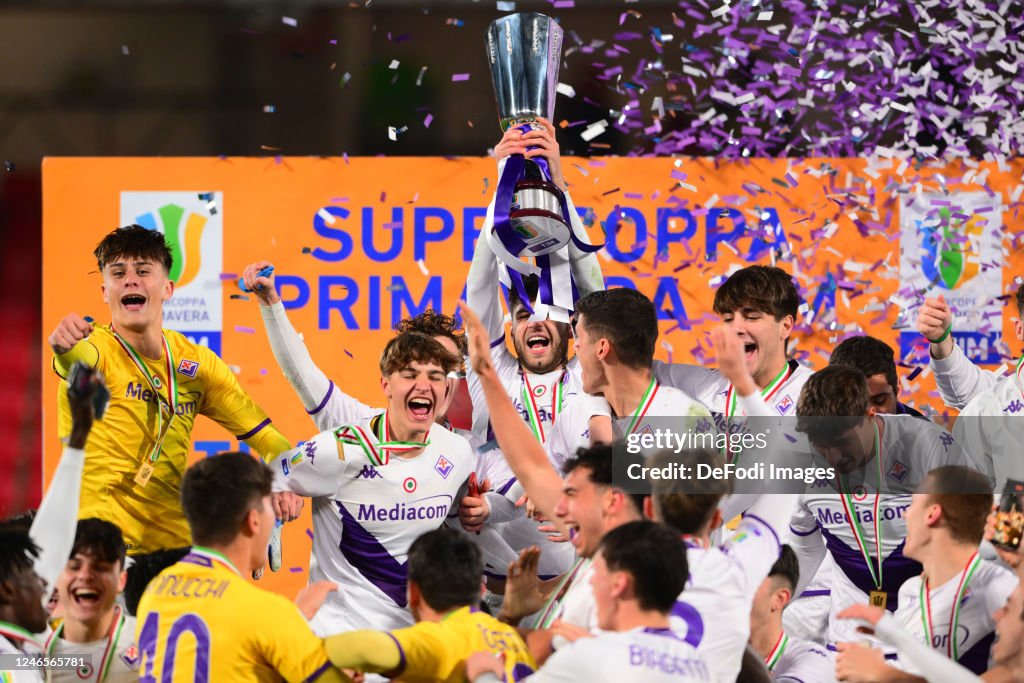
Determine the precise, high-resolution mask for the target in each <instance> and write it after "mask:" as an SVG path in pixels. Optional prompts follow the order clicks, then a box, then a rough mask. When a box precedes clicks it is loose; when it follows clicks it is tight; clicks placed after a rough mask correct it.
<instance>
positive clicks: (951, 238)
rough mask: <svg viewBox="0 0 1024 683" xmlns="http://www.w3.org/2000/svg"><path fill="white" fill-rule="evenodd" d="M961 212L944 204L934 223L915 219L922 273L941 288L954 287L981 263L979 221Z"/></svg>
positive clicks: (968, 278) (967, 278)
mask: <svg viewBox="0 0 1024 683" xmlns="http://www.w3.org/2000/svg"><path fill="white" fill-rule="evenodd" d="M962 216H963V214H960V215H955V214H953V213H952V212H951V211H950V210H949V209H945V208H944V209H941V210H940V211H939V224H938V225H925V224H924V223H923V222H922V221H919V222H918V229H919V230H920V234H921V247H922V250H923V251H924V254H923V258H922V259H921V267H922V269H923V270H924V274H925V276H926V277H927V278H928V279H929V280H930V281H931V282H933V283H934V284H936V285H938V286H939V287H942V288H943V289H956V288H957V287H959V286H960V285H962V284H964V283H965V282H967V281H968V280H970V279H971V278H973V277H974V276H975V275H977V274H978V270H979V268H980V267H981V255H980V254H979V253H978V245H979V241H980V239H981V236H982V225H981V224H980V222H979V220H978V218H977V217H976V216H971V217H969V218H967V219H964V218H962Z"/></svg>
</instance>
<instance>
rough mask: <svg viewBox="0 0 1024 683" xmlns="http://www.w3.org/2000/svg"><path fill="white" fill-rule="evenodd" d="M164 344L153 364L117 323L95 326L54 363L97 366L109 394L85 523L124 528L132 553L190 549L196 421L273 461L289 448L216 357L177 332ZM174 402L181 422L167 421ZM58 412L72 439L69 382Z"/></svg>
mask: <svg viewBox="0 0 1024 683" xmlns="http://www.w3.org/2000/svg"><path fill="white" fill-rule="evenodd" d="M164 339H165V347H164V353H163V356H164V357H163V358H161V359H160V360H153V359H150V358H145V357H143V356H142V355H141V354H138V353H136V352H135V351H134V349H132V348H131V347H130V346H128V345H127V344H124V343H123V342H122V341H121V340H120V339H119V338H118V337H117V335H116V334H115V333H114V332H113V331H112V330H111V328H110V326H109V325H104V326H102V327H101V326H96V328H95V329H94V330H93V332H92V334H91V335H89V337H88V339H84V340H82V341H80V342H78V344H76V345H75V347H74V348H73V349H71V351H69V352H68V353H65V354H63V355H60V356H55V357H54V359H53V368H54V371H55V372H56V373H57V375H58V376H60V377H61V378H66V377H67V373H68V371H69V370H70V369H71V366H72V365H73V364H74V362H75V361H78V360H81V361H83V362H85V363H86V364H88V365H90V366H92V367H95V368H98V369H99V370H100V372H102V373H103V377H104V379H105V380H106V383H107V387H108V388H109V389H110V406H109V408H108V409H107V412H106V414H105V415H104V416H103V419H102V420H97V421H96V423H95V424H94V425H93V428H92V431H91V432H90V433H89V440H88V442H87V443H86V446H85V470H84V473H83V475H82V498H81V501H82V502H81V505H80V507H79V511H78V516H79V518H80V519H84V518H86V517H99V518H100V519H105V520H108V521H110V522H113V523H114V524H117V525H118V526H119V527H120V528H121V531H122V532H123V533H124V540H125V543H126V544H127V546H128V552H129V554H133V555H134V554H138V553H147V552H153V551H155V550H161V549H167V548H180V547H184V546H188V545H191V543H192V541H191V536H190V534H189V528H188V524H187V522H186V521H185V515H184V513H183V512H182V510H181V502H180V499H181V480H182V476H183V475H184V473H185V468H186V467H187V466H188V456H189V453H190V452H191V451H192V427H193V425H194V424H195V420H196V415H200V414H201V415H205V416H207V417H208V418H210V419H211V420H213V421H214V422H216V423H218V424H219V425H221V426H222V427H224V428H225V429H227V430H228V431H229V432H231V433H232V434H234V435H235V436H236V437H237V438H239V439H241V440H244V441H245V442H246V443H247V444H249V445H250V446H251V447H252V448H253V449H255V450H256V451H257V452H259V453H260V454H261V455H262V456H263V457H264V459H266V460H269V459H271V458H273V457H274V456H276V455H277V454H278V453H280V452H282V451H285V450H287V449H288V448H290V447H291V444H290V443H289V442H288V440H287V439H286V438H284V436H283V435H282V434H281V433H280V432H278V431H277V429H276V428H275V427H274V426H273V424H271V421H270V418H269V417H267V414H266V413H264V412H263V410H261V409H260V407H259V406H258V405H256V404H255V403H254V402H253V400H252V399H251V398H249V396H248V395H247V394H246V393H245V392H244V391H243V390H242V388H241V386H239V384H238V380H237V379H236V378H235V376H234V374H233V373H232V372H231V370H230V369H229V368H228V366H227V364H225V363H224V361H222V360H221V359H220V358H218V357H217V355H216V354H214V353H213V352H212V351H210V350H209V349H208V348H206V347H205V346H200V345H198V344H195V343H193V342H191V341H189V340H188V339H187V338H186V337H185V336H184V335H183V334H181V333H179V332H174V331H172V330H165V331H164ZM175 389H176V391H175ZM172 398H173V399H174V400H173V404H174V406H173V413H174V415H173V418H170V419H168V416H169V415H170V412H171V408H170V404H171V400H172ZM58 406H59V417H58V432H59V434H60V437H61V438H64V437H66V436H67V435H68V434H69V433H70V431H71V409H70V407H69V405H68V398H67V383H66V382H61V387H60V391H59V398H58ZM164 431H165V432H166V436H165V437H164V440H163V442H162V447H161V450H160V455H159V457H158V459H157V460H156V462H154V463H151V464H152V468H153V469H152V474H151V475H150V477H149V479H148V482H147V483H146V485H145V486H142V485H140V484H139V483H138V482H137V481H136V478H137V476H138V473H139V470H140V467H141V466H142V465H143V463H144V462H149V460H150V457H151V454H152V453H153V450H154V447H155V446H156V443H157V440H158V439H159V436H160V433H161V432H164Z"/></svg>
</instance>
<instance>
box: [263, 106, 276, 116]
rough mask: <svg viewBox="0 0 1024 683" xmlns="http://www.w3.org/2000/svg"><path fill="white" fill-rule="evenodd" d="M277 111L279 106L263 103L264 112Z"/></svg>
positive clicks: (271, 112)
mask: <svg viewBox="0 0 1024 683" xmlns="http://www.w3.org/2000/svg"><path fill="white" fill-rule="evenodd" d="M276 111H277V107H275V106H274V105H272V104H264V105H263V113H264V114H273V113H274V112H276Z"/></svg>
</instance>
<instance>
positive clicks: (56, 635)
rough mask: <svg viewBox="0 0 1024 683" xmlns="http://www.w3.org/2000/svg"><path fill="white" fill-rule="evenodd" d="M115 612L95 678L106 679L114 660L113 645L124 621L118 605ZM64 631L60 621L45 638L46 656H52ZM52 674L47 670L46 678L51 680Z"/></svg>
mask: <svg viewBox="0 0 1024 683" xmlns="http://www.w3.org/2000/svg"><path fill="white" fill-rule="evenodd" d="M114 609H115V610H117V613H116V614H115V615H114V620H113V621H112V622H111V623H110V630H109V631H107V646H106V648H104V650H103V656H102V657H101V658H100V666H99V669H97V671H99V677H98V678H97V680H99V681H105V680H107V674H108V673H110V665H111V663H112V662H113V661H114V652H115V649H114V648H115V646H116V644H117V643H118V641H120V639H121V631H122V630H123V629H124V624H125V621H126V618H125V615H124V612H122V611H121V608H120V607H115V608H114ZM63 632H64V622H61V624H60V626H58V627H57V629H56V630H55V631H54V632H53V633H51V634H50V637H49V638H47V639H46V647H45V651H46V655H47V656H48V657H52V656H53V649H54V648H55V647H56V646H57V640H59V639H60V634H61V633H63ZM52 676H53V674H52V673H51V671H49V670H47V672H46V680H48V681H49V680H51V678H52Z"/></svg>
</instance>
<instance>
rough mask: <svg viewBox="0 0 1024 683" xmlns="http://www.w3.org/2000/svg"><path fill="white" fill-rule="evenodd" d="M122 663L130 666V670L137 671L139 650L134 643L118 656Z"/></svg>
mask: <svg viewBox="0 0 1024 683" xmlns="http://www.w3.org/2000/svg"><path fill="white" fill-rule="evenodd" d="M118 656H119V657H120V658H121V661H122V662H124V663H125V664H127V665H128V667H129V668H132V669H137V668H138V666H139V648H138V646H137V645H136V644H135V643H132V644H131V645H129V646H128V647H126V648H125V649H124V650H121V653H120V654H119V655H118Z"/></svg>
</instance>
